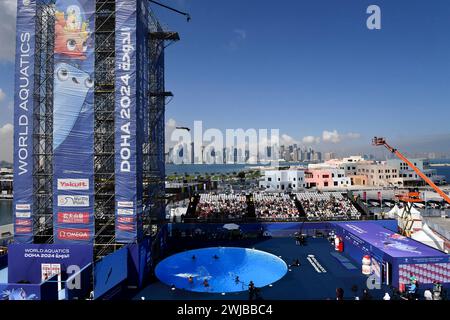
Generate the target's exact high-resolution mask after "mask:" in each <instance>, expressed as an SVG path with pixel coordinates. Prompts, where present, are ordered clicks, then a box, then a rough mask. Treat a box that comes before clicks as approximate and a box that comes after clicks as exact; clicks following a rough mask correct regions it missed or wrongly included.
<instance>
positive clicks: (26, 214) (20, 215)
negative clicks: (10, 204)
mask: <svg viewBox="0 0 450 320" xmlns="http://www.w3.org/2000/svg"><path fill="white" fill-rule="evenodd" d="M16 217H17V218H25V219H26V218H31V212H21V211H16Z"/></svg>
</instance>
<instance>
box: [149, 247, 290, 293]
mask: <svg viewBox="0 0 450 320" xmlns="http://www.w3.org/2000/svg"><path fill="white" fill-rule="evenodd" d="M215 255H216V256H217V257H218V258H217V259H215V258H214V256H215ZM193 256H195V259H193V258H192V257H193ZM286 272H287V265H286V263H285V262H284V261H283V260H282V259H280V258H278V257H277V256H274V255H273V254H270V253H267V252H264V251H260V250H255V249H247V248H228V247H220V248H217V247H214V248H204V249H198V250H190V251H185V252H182V253H178V254H175V255H173V256H170V257H168V258H166V259H164V260H163V261H161V262H160V263H159V264H158V265H157V266H156V270H155V273H156V276H157V277H158V279H159V280H160V281H161V282H163V283H165V284H167V285H169V286H172V285H174V286H175V287H176V288H178V289H185V290H189V291H196V292H214V293H221V292H238V291H244V290H248V283H249V282H250V281H253V283H254V284H255V286H256V287H264V286H267V285H269V284H271V283H274V282H275V281H277V280H279V279H281V278H282V277H283V276H284V275H285V274H286ZM190 276H191V277H192V278H193V281H192V282H191V283H190V282H189V277H190ZM236 276H238V277H239V281H238V282H236ZM205 279H207V281H208V283H209V286H208V287H205V286H204V283H203V282H204V280H205Z"/></svg>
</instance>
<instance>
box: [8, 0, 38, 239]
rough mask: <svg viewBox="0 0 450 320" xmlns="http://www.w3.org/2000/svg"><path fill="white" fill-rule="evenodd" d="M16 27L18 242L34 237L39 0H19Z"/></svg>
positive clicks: (16, 194) (15, 122)
mask: <svg viewBox="0 0 450 320" xmlns="http://www.w3.org/2000/svg"><path fill="white" fill-rule="evenodd" d="M16 30H17V31H16V34H17V36H16V66H15V92H14V182H13V184H14V186H13V188H14V202H13V206H14V209H13V213H14V240H15V242H17V243H31V242H32V241H33V192H34V190H33V132H34V122H33V112H34V99H33V91H34V73H35V64H34V59H35V34H36V31H35V30H36V0H30V1H28V2H26V1H18V2H17V29H16ZM2 143H3V142H2Z"/></svg>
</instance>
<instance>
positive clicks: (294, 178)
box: [259, 170, 306, 192]
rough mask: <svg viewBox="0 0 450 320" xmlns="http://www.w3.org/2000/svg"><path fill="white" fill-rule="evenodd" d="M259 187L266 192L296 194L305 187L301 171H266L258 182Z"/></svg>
mask: <svg viewBox="0 0 450 320" xmlns="http://www.w3.org/2000/svg"><path fill="white" fill-rule="evenodd" d="M259 187H260V188H261V189H265V190H266V191H277V192H280V191H292V192H296V191H299V190H301V189H303V188H305V187H306V182H305V172H304V171H303V170H266V171H264V177H263V178H262V180H261V181H260V182H259Z"/></svg>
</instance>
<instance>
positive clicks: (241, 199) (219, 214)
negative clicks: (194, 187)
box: [196, 193, 247, 220]
mask: <svg viewBox="0 0 450 320" xmlns="http://www.w3.org/2000/svg"><path fill="white" fill-rule="evenodd" d="M246 213H247V199H246V196H245V195H242V194H209V193H204V194H201V195H200V200H199V202H198V203H197V207H196V216H197V218H198V219H215V220H223V219H228V220H235V219H241V218H242V217H243V216H244V215H245V214H246Z"/></svg>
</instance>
